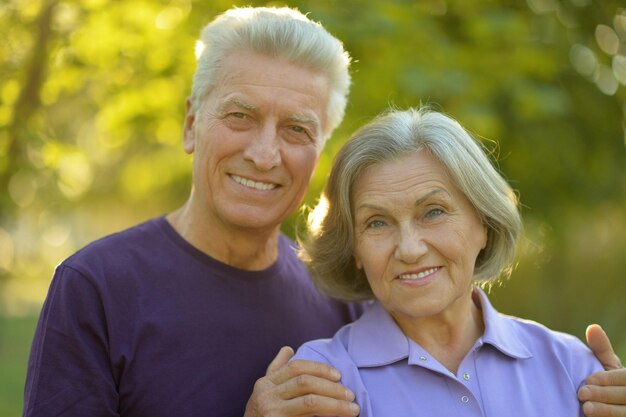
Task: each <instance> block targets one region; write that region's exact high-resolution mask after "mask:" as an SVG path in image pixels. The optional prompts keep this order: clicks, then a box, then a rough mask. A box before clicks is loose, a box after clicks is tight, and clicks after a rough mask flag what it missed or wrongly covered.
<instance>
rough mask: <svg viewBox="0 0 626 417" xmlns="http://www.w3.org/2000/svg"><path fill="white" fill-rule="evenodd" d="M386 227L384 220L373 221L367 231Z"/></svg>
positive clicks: (368, 225) (367, 226)
mask: <svg viewBox="0 0 626 417" xmlns="http://www.w3.org/2000/svg"><path fill="white" fill-rule="evenodd" d="M383 226H385V222H384V221H382V220H372V221H371V222H369V223H367V225H366V228H367V229H377V228H379V227H383Z"/></svg>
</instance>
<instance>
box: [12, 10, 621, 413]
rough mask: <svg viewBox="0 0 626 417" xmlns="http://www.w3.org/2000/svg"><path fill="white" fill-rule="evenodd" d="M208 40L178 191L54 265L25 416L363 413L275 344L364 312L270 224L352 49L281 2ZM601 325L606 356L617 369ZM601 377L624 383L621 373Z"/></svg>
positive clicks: (309, 160) (617, 394)
mask: <svg viewBox="0 0 626 417" xmlns="http://www.w3.org/2000/svg"><path fill="white" fill-rule="evenodd" d="M202 42H203V44H204V47H205V48H204V50H203V52H202V54H201V55H200V57H199V62H198V69H197V71H196V74H195V77H194V82H193V90H192V95H191V97H190V99H189V100H188V101H187V114H186V118H185V127H184V147H185V150H186V151H187V152H189V153H193V154H194V162H193V187H192V190H191V194H190V196H189V199H188V200H187V201H186V203H185V204H184V205H183V206H182V207H181V208H180V209H178V210H176V211H175V212H173V213H171V214H169V215H167V216H164V217H160V218H156V219H153V220H150V221H148V222H146V223H143V224H141V225H138V226H135V227H133V228H131V229H128V230H126V231H123V232H120V233H117V234H114V235H111V236H108V237H105V238H103V239H101V240H99V241H96V242H94V243H92V244H90V245H88V246H87V247H86V248H84V249H82V250H80V251H79V252H77V253H76V254H74V255H73V256H71V257H70V258H68V259H67V260H65V261H64V262H63V263H62V264H61V265H59V267H58V268H57V270H56V271H55V276H54V278H53V281H52V284H51V287H50V292H49V294H48V297H47V299H46V302H45V304H44V307H43V311H42V314H41V318H40V321H39V324H38V327H37V331H36V335H35V340H34V342H33V348H32V352H31V357H30V362H29V367H28V376H27V382H26V390H25V407H24V415H25V416H102V417H105V416H107V417H108V416H124V417H131V416H151V417H158V416H198V417H200V416H203V417H206V416H218V417H229V416H233V417H234V416H237V417H240V416H242V415H244V414H245V415H246V416H249V417H253V416H263V415H266V416H270V415H271V416H312V415H320V416H356V415H358V413H359V410H358V407H356V406H355V405H354V404H353V402H352V400H353V398H354V395H353V394H352V393H351V392H350V391H348V390H347V389H346V388H344V387H343V386H342V385H340V384H339V383H337V381H339V379H340V375H338V373H337V372H336V371H335V370H333V369H332V368H330V367H329V366H326V365H322V364H317V363H314V362H304V361H296V362H290V363H287V361H288V359H289V358H290V357H291V355H292V354H293V351H292V350H291V349H290V348H283V349H280V347H281V346H294V347H295V346H298V345H300V344H301V343H303V342H304V341H306V340H309V339H314V338H320V337H329V336H331V335H332V334H333V333H334V332H335V331H336V330H337V329H338V328H339V327H341V326H342V325H344V324H345V323H348V322H350V321H351V320H353V319H354V318H356V316H357V315H358V314H359V312H360V309H359V308H358V306H351V305H344V304H341V303H338V302H335V301H332V300H329V299H327V298H324V297H323V296H321V295H320V294H318V293H317V292H316V291H315V289H314V287H313V286H312V284H311V282H310V280H309V277H308V274H307V272H306V270H305V268H304V266H303V265H302V264H301V263H300V262H299V261H298V260H297V258H296V256H295V253H294V244H293V242H291V241H290V240H288V239H287V238H286V237H285V236H284V235H282V234H281V233H280V225H281V223H282V222H283V221H284V220H285V219H286V218H287V217H288V216H289V215H291V214H292V213H294V212H295V211H296V209H297V208H298V206H299V205H300V203H301V200H302V197H303V195H304V193H305V190H306V188H307V186H308V183H309V180H310V178H311V175H312V173H313V171H314V169H315V166H316V164H317V162H318V159H319V156H320V153H321V151H322V148H323V146H324V142H325V141H326V139H328V137H329V136H330V135H331V133H332V131H333V130H334V128H335V127H337V125H338V124H339V123H340V121H341V119H342V118H343V112H344V108H345V104H346V100H347V94H348V89H349V84H350V77H349V74H348V66H349V57H348V55H347V54H346V53H345V52H344V50H343V48H342V45H341V43H340V42H339V41H338V40H337V39H335V38H334V37H332V36H331V35H330V34H329V33H328V32H326V31H325V30H324V29H323V28H322V27H321V26H320V25H319V24H317V23H314V22H311V21H310V20H309V19H307V18H306V17H305V16H303V15H302V14H300V13H299V12H296V11H294V10H290V9H285V8H283V9H264V8H245V9H233V10H229V11H228V12H226V13H224V14H223V15H221V16H219V17H217V18H216V19H215V20H214V21H213V22H211V23H210V24H209V25H208V26H207V27H206V28H205V29H204V30H203V32H202ZM599 336H600V337H597V338H595V339H593V340H594V341H596V342H597V343H598V344H600V345H602V346H600V347H599V351H601V352H602V355H605V356H607V358H608V359H606V361H605V364H606V366H615V367H618V366H619V365H618V361H617V360H616V358H615V357H614V354H613V353H612V350H611V349H610V348H608V347H607V346H606V344H607V343H608V340H607V339H605V338H604V337H603V334H600V335H599ZM279 349H280V351H279ZM278 351H279V353H278V355H277V356H276V357H275V358H274V355H275V354H276V352H278ZM609 357H610V358H609ZM272 358H274V360H273V361H272ZM270 362H271V364H270V366H269V368H268V371H267V374H266V366H267V365H268V364H269V363H270ZM264 374H265V376H264ZM611 377H614V378H613V379H612V380H611V381H609V383H606V381H607V380H610V379H611ZM597 378H598V379H597V381H598V385H620V381H622V380H626V377H625V375H624V372H623V371H615V372H614V373H604V374H600V375H599V376H597ZM255 381H256V384H255ZM603 381H604V382H603ZM624 385H626V384H624ZM611 388H612V390H610V391H609V390H607V389H606V388H604V389H603V388H601V387H599V386H592V387H588V389H587V391H588V392H587V393H586V395H589V399H593V400H594V401H602V402H605V403H611V402H613V403H620V402H626V395H625V392H626V388H615V387H611ZM249 397H250V400H249V401H248V398H249ZM537 401H541V398H538V399H537ZM595 406H596V411H597V410H598V409H599V407H604V406H606V404H599V403H595ZM617 410H618V411H620V410H622V409H617ZM620 412H622V413H623V414H621V415H625V416H626V411H620ZM592 415H602V414H592ZM604 415H607V416H608V415H611V414H607V413H605V414H604ZM613 415H618V414H613Z"/></svg>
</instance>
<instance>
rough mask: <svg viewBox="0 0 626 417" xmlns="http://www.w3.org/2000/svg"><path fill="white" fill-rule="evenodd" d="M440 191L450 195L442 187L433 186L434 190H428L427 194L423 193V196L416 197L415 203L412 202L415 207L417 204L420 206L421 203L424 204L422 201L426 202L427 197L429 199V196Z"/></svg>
mask: <svg viewBox="0 0 626 417" xmlns="http://www.w3.org/2000/svg"><path fill="white" fill-rule="evenodd" d="M441 193H444V194H447V195H450V193H448V191H446V190H444V189H443V188H439V187H437V188H435V189H434V190H432V191H431V192H429V193H428V194H426V195H424V196H423V197H420V198H418V199H417V200H416V201H415V204H414V205H415V207H419V206H421V205H422V204H424V203H425V202H426V200H428V199H429V198H431V197H432V196H434V195H437V194H441Z"/></svg>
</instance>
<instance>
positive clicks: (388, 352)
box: [294, 289, 602, 417]
mask: <svg viewBox="0 0 626 417" xmlns="http://www.w3.org/2000/svg"><path fill="white" fill-rule="evenodd" d="M474 295H475V300H476V301H478V304H479V305H481V307H482V313H483V319H484V322H485V333H484V334H483V336H482V337H480V338H479V339H478V340H477V341H476V343H475V344H474V347H473V348H472V349H471V350H470V352H469V353H468V354H467V355H466V356H465V358H464V359H463V361H462V362H461V365H460V367H459V369H458V372H457V374H456V375H455V374H453V373H452V372H450V371H449V370H448V369H446V368H445V367H444V366H443V365H441V364H440V363H439V362H438V361H437V360H436V359H435V358H434V357H433V356H432V355H430V354H429V353H428V352H426V351H425V350H424V349H422V348H421V347H420V346H419V344H417V343H415V342H414V341H413V340H412V339H410V338H408V337H407V336H405V335H404V334H403V333H402V331H401V330H400V328H399V327H398V326H397V325H396V323H395V322H394V320H393V319H392V318H391V316H390V315H389V314H388V313H387V312H386V311H385V310H384V309H383V308H382V306H381V305H380V304H379V303H374V304H373V305H372V306H371V307H370V308H369V309H368V310H367V311H366V312H365V313H364V314H363V316H362V317H361V318H360V319H359V320H357V321H356V322H355V323H353V324H349V325H347V326H345V327H344V328H342V329H341V330H339V331H338V332H337V334H336V335H335V336H334V337H333V338H332V339H326V340H317V341H312V342H309V343H306V344H304V345H303V346H302V347H300V349H298V352H297V353H296V356H295V357H294V359H308V360H314V361H318V362H324V363H328V364H330V365H332V366H334V367H335V368H337V369H338V370H339V372H341V375H342V383H343V384H345V385H346V386H347V387H349V388H350V389H351V390H352V391H353V392H354V393H355V394H356V400H357V402H358V404H359V405H360V406H361V415H360V417H387V416H388V417H398V416H411V417H420V416H424V417H438V416H440V417H450V416H466V417H474V416H476V417H478V416H506V417H529V416H555V417H556V416H558V417H574V416H583V413H582V410H581V406H580V404H579V402H578V398H577V391H578V388H579V387H580V386H581V385H582V384H583V383H584V379H585V378H586V377H587V376H589V375H590V374H592V373H593V372H596V371H600V370H602V366H601V365H600V363H599V362H598V361H597V360H596V358H595V357H594V356H593V354H592V353H591V351H590V350H589V349H587V347H586V346H585V345H584V344H583V343H582V342H581V341H580V340H578V339H577V338H575V337H574V336H570V335H567V334H564V333H558V332H554V331H551V330H549V329H547V328H546V327H544V326H542V325H541V324H538V323H535V322H532V321H527V320H521V319H517V318H514V317H510V316H505V315H502V314H500V313H498V312H497V311H496V310H495V309H494V308H493V307H492V305H491V304H490V303H489V300H488V299H487V296H486V295H485V294H484V293H483V292H482V291H481V290H479V289H476V291H475V293H474Z"/></svg>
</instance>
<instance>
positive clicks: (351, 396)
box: [346, 389, 356, 401]
mask: <svg viewBox="0 0 626 417" xmlns="http://www.w3.org/2000/svg"><path fill="white" fill-rule="evenodd" d="M355 398H356V397H355V396H354V393H353V392H352V391H350V390H349V389H347V390H346V400H348V401H354V399H355Z"/></svg>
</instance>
